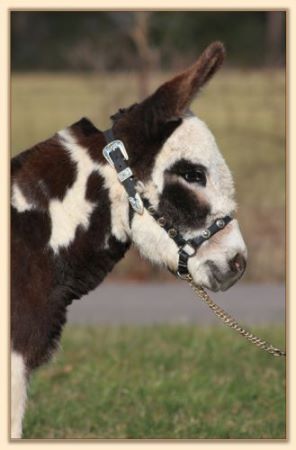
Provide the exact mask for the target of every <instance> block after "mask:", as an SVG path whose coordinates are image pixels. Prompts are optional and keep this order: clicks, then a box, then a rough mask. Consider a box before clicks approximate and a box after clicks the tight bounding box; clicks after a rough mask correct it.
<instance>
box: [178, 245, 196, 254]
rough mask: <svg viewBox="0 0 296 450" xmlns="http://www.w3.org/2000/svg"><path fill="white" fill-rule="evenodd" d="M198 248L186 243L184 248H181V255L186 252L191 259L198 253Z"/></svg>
mask: <svg viewBox="0 0 296 450" xmlns="http://www.w3.org/2000/svg"><path fill="white" fill-rule="evenodd" d="M196 250H197V249H196V248H194V247H193V246H192V245H191V244H189V242H186V244H184V245H183V246H182V247H180V250H179V253H181V252H184V253H186V255H188V256H189V257H191V256H194V255H195V253H196Z"/></svg>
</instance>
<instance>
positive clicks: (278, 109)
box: [11, 70, 285, 282]
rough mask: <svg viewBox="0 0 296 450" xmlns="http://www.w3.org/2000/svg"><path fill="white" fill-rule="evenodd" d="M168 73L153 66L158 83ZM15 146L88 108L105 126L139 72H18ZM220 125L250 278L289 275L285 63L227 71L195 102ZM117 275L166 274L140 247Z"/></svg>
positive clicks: (132, 97) (132, 95) (130, 94)
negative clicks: (270, 67)
mask: <svg viewBox="0 0 296 450" xmlns="http://www.w3.org/2000/svg"><path fill="white" fill-rule="evenodd" d="M168 76H169V75H165V74H161V75H159V74H154V75H153V76H152V78H151V91H152V90H153V89H154V88H156V87H157V86H158V85H159V83H161V82H162V81H164V80H165V79H166V78H167V77H168ZM11 87H12V91H11V106H12V120H11V149H12V154H13V155H14V154H16V153H18V152H19V151H21V150H23V149H25V148H27V147H29V146H31V145H34V144H35V143H36V142H39V141H41V140H44V139H46V138H47V137H48V136H50V135H52V134H53V133H54V132H56V131H57V130H60V129H62V128H63V127H65V126H68V125H69V124H71V123H73V122H75V121H76V120H78V119H79V118H80V117H82V116H88V117H89V118H90V119H92V120H93V121H94V123H95V124H96V125H97V126H98V127H100V128H101V129H105V128H107V127H109V125H110V122H109V116H110V115H111V114H112V113H114V112H116V111H117V109H118V108H119V107H124V106H127V105H129V104H131V103H134V102H135V101H137V98H138V84H137V79H136V77H135V75H133V74H129V75H127V74H117V75H114V74H108V75H85V74H81V75H71V74H17V75H13V76H12V84H11ZM192 106H193V108H192V109H193V111H194V112H195V113H197V114H198V115H199V116H200V118H202V119H203V120H205V121H206V123H207V124H208V125H209V127H210V128H211V129H212V131H213V132H214V135H215V137H216V139H217V142H218V144H219V147H220V149H221V151H222V153H223V155H224V156H225V159H226V161H227V163H228V165H229V166H230V169H231V170H232V173H233V176H234V180H235V184H236V188H237V200H238V205H239V211H238V216H239V219H240V224H241V229H242V231H243V234H244V236H245V239H246V242H247V245H248V250H249V264H248V269H247V272H246V275H245V278H244V279H245V280H248V281H273V282H275V281H283V280H284V277H285V251H284V247H285V223H284V214H285V74H284V72H283V71H276V70H273V71H237V70H233V71H227V70H224V71H221V72H220V73H219V74H217V76H216V77H215V79H213V80H212V81H211V83H210V84H209V86H208V87H206V88H205V89H204V91H203V92H202V93H201V95H200V96H199V97H198V99H197V100H196V101H195V102H194V103H193V105H192ZM113 273H114V275H115V276H116V277H127V276H133V277H134V278H137V279H147V278H150V279H151V278H152V277H153V278H154V279H155V278H156V277H161V278H164V275H163V272H162V273H160V272H157V271H155V270H154V271H151V269H150V266H148V265H147V264H146V263H144V262H143V261H141V260H140V259H139V257H138V255H137V254H136V253H135V252H130V253H129V257H127V258H125V260H124V262H123V263H121V264H119V265H118V266H117V268H116V270H115V271H114V272H113Z"/></svg>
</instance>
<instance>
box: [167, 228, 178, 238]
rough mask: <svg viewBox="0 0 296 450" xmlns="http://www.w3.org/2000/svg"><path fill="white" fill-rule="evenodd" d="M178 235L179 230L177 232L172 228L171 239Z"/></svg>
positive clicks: (170, 231)
mask: <svg viewBox="0 0 296 450" xmlns="http://www.w3.org/2000/svg"><path fill="white" fill-rule="evenodd" d="M177 233H178V232H177V230H175V228H170V229H169V231H168V235H169V237H170V238H174V237H176V236H177Z"/></svg>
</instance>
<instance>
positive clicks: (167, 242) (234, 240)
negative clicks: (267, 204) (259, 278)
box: [113, 42, 247, 290]
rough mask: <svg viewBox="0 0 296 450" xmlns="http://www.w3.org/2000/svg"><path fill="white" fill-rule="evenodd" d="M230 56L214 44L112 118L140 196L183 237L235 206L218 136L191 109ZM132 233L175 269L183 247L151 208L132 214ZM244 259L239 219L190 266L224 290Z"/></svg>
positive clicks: (198, 277)
mask: <svg viewBox="0 0 296 450" xmlns="http://www.w3.org/2000/svg"><path fill="white" fill-rule="evenodd" d="M224 54H225V51H224V47H223V45H222V44H221V43H219V42H215V43H213V44H211V45H210V46H209V47H208V48H207V49H206V50H205V51H204V52H203V53H202V55H201V56H200V58H199V59H198V60H197V62H196V63H195V64H194V65H193V66H192V67H190V68H189V69H188V70H186V71H184V72H183V73H181V74H179V75H177V76H176V77H175V78H173V79H172V80H170V81H168V82H166V83H164V84H163V85H162V86H160V87H159V88H158V89H157V91H156V92H155V93H154V94H153V95H151V96H150V97H148V98H147V99H145V100H144V101H143V102H142V103H140V104H136V105H133V106H132V107H130V108H128V109H126V110H120V112H119V113H117V114H116V115H115V116H113V120H114V124H113V132H114V135H115V137H116V138H118V139H121V140H122V141H123V142H124V144H125V147H126V149H127V152H128V154H129V163H130V166H131V168H132V170H133V172H134V174H135V175H136V177H137V178H138V179H139V180H140V181H142V183H143V186H144V187H143V192H142V196H143V197H145V198H147V199H148V200H149V202H150V203H151V204H152V205H153V207H154V208H155V210H156V211H157V212H158V214H160V215H161V216H163V217H164V219H165V220H166V221H167V222H168V223H171V224H172V225H173V226H174V227H175V228H177V229H178V230H179V232H180V233H181V235H182V236H183V237H184V238H185V239H190V238H193V237H196V236H198V235H201V233H202V232H203V230H204V229H205V228H206V227H208V226H209V225H210V224H211V223H212V222H213V221H214V220H215V219H217V218H219V217H223V216H225V215H233V214H234V212H235V208H236V205H235V201H234V186H233V180H232V177H231V173H230V171H229V169H228V167H227V165H226V163H225V161H224V159H223V157H222V155H221V154H220V151H219V149H218V147H217V144H216V141H215V139H214V137H213V135H212V134H211V132H210V131H209V129H208V128H207V126H206V125H205V124H204V122H202V121H201V120H200V119H199V118H197V117H196V116H194V115H193V114H192V113H191V112H190V110H189V106H190V103H191V102H192V100H193V99H194V97H195V95H196V94H197V93H198V92H199V90H200V88H201V87H202V86H203V85H204V84H205V83H206V82H207V81H208V80H209V79H210V78H211V77H212V75H213V74H214V73H215V72H216V71H217V69H218V68H219V67H220V65H221V64H222V62H223V60H224ZM213 107H215V106H214V105H213ZM130 236H131V239H132V241H133V242H134V243H135V245H136V246H137V247H138V248H139V250H140V252H141V253H142V255H143V256H144V257H146V258H148V259H150V260H151V261H153V262H155V263H158V264H162V265H164V266H166V267H167V268H168V269H170V270H172V271H174V272H176V269H177V264H178V257H179V254H178V247H177V245H176V244H175V242H174V241H173V240H172V239H171V238H170V237H169V235H168V234H167V232H166V231H165V230H164V229H162V228H161V227H160V226H159V224H158V223H157V222H156V221H155V220H154V218H153V217H151V216H150V215H149V213H148V212H147V210H145V211H144V214H143V215H139V214H134V216H133V218H132V220H131V224H130ZM246 256H247V251H246V247H245V244H244V241H243V238H242V236H241V233H240V230H239V226H238V223H237V220H235V219H234V220H232V221H231V222H230V223H229V224H228V225H227V226H226V227H225V228H224V229H223V230H222V231H220V232H219V233H217V234H216V235H215V236H213V237H212V238H211V239H209V240H208V241H206V242H204V243H203V244H202V246H201V247H200V248H199V250H198V251H197V253H196V254H195V256H193V257H191V258H189V261H188V269H189V272H190V274H191V276H192V277H193V279H194V281H195V282H196V283H198V284H201V285H202V286H205V287H207V288H209V289H212V290H219V289H221V290H225V289H227V288H228V287H230V286H231V285H232V284H233V283H234V282H235V281H237V280H238V279H239V278H240V277H241V275H242V274H243V272H244V269H245V266H246Z"/></svg>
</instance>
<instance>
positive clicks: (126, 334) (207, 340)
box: [24, 325, 285, 439]
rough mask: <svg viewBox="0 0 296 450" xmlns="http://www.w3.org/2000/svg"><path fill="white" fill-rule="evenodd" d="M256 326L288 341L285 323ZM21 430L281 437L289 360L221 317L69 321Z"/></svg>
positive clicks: (35, 382)
mask: <svg viewBox="0 0 296 450" xmlns="http://www.w3.org/2000/svg"><path fill="white" fill-rule="evenodd" d="M254 331H257V332H258V334H259V335H260V336H262V337H264V338H266V339H268V340H270V341H271V342H272V343H274V345H276V346H281V347H284V332H283V329H280V328H266V329H256V330H254ZM24 438H61V439H62V438H68V439H70V438H101V439H102V438H105V439H118V438H128V439H144V438H145V439H160V438H164V439H169V438H170V439H177V438H179V439H186V438H190V439H214V438H215V439H218V438H220V439H229V438H232V439H264V438H271V439H284V438H285V360H284V359H280V358H274V357H272V356H270V355H268V354H265V353H263V352H262V351H260V350H258V349H256V348H255V347H253V346H251V344H249V343H247V342H245V341H244V340H243V339H242V338H241V337H239V336H236V335H235V334H234V333H233V332H232V331H231V330H229V329H225V328H220V327H215V328H196V327H194V326H185V325H174V326H173V325H172V326H149V327H144V328H140V327H114V328H113V327H105V328H102V327H96V328H95V327H77V326H75V327H73V326H72V327H68V328H66V330H65V333H64V336H63V339H62V351H60V352H59V353H58V354H57V356H56V357H55V359H54V362H53V363H51V364H50V365H48V366H46V367H43V368H42V369H41V370H39V371H38V372H36V373H35V375H34V376H33V378H32V380H31V385H30V390H29V402H28V411H27V414H26V419H25V426H24Z"/></svg>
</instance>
